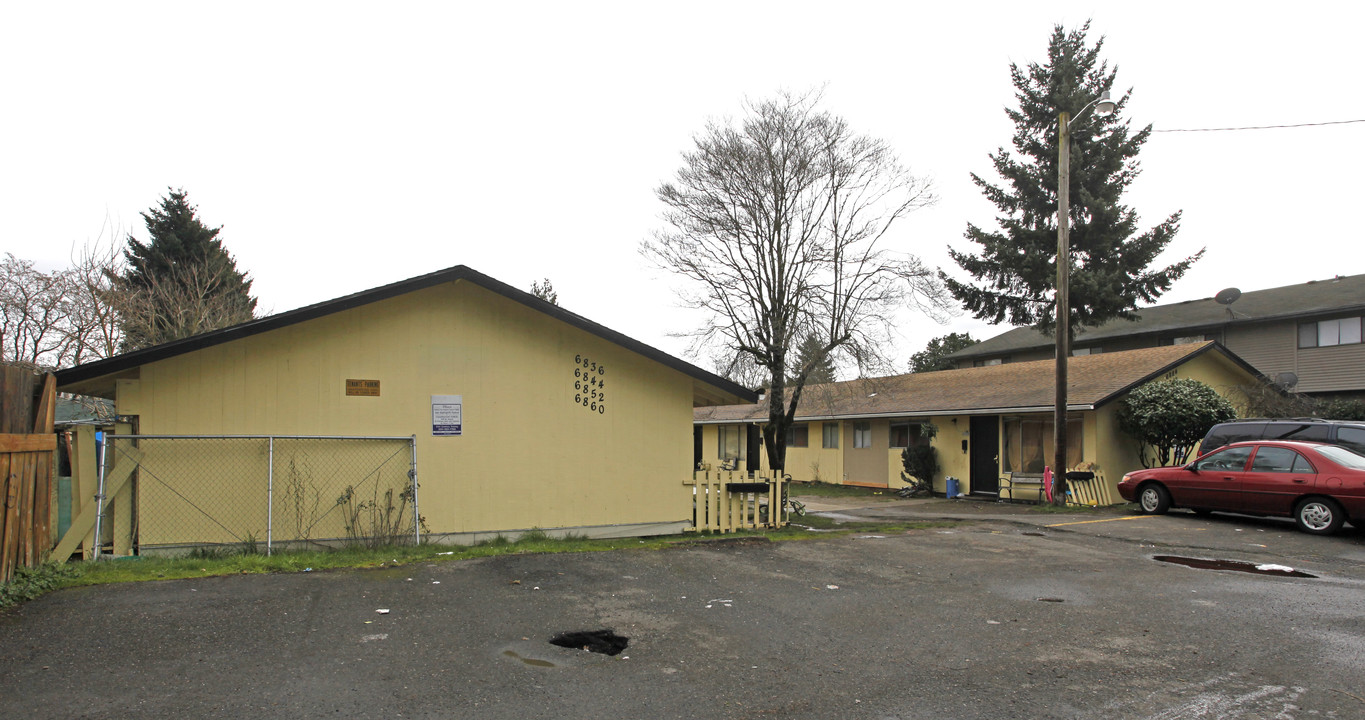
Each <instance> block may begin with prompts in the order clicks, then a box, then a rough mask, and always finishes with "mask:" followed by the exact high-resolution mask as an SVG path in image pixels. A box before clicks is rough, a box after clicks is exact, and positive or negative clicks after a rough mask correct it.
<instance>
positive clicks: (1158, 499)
mask: <svg viewBox="0 0 1365 720" xmlns="http://www.w3.org/2000/svg"><path fill="white" fill-rule="evenodd" d="M1138 507H1140V508H1142V512H1144V513H1147V514H1148V515H1165V514H1166V511H1167V510H1170V509H1171V494H1170V493H1168V492H1166V488H1164V487H1161V486H1160V485H1157V484H1156V483H1148V484H1146V485H1143V486H1142V487H1141V488H1139V489H1138Z"/></svg>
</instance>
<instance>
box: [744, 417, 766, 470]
mask: <svg viewBox="0 0 1365 720" xmlns="http://www.w3.org/2000/svg"><path fill="white" fill-rule="evenodd" d="M748 441H749V446H748V447H747V448H745V449H746V450H748V451H749V456H748V459H747V461H746V463H745V465H744V469H745V470H748V471H749V472H751V473H752V472H758V466H759V462H758V461H759V455H760V453H761V452H762V448H763V435H762V433H760V432H759V430H758V426H757V425H750V426H749V437H748Z"/></svg>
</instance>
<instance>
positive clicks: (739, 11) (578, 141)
mask: <svg viewBox="0 0 1365 720" xmlns="http://www.w3.org/2000/svg"><path fill="white" fill-rule="evenodd" d="M0 8H2V9H0V252H11V253H14V254H15V255H17V256H20V257H24V258H28V259H31V260H35V261H37V262H38V263H39V264H40V265H41V266H43V267H46V268H49V269H51V268H55V267H60V266H64V265H65V264H67V262H68V258H69V257H70V254H71V250H72V247H73V246H79V245H81V244H84V243H86V242H90V241H93V240H95V239H97V238H98V237H99V236H100V233H101V230H102V228H104V227H105V225H106V222H107V221H108V222H112V223H114V224H115V225H117V226H119V227H122V228H123V229H124V230H125V231H132V232H133V234H134V235H135V236H137V237H140V238H144V239H145V235H146V231H145V228H144V227H143V226H142V221H141V218H140V217H139V212H141V211H144V210H146V209H147V208H149V207H151V206H153V205H155V204H156V203H157V202H158V201H159V199H160V198H161V197H162V196H163V195H164V194H165V192H166V189H167V187H175V188H184V189H185V190H186V191H188V192H189V195H190V200H191V202H193V203H194V204H195V205H197V206H198V207H199V213H200V217H201V219H202V220H203V221H204V222H205V223H207V224H209V225H212V226H218V225H221V226H222V227H223V231H222V234H221V236H220V237H221V238H222V240H223V241H224V243H225V244H226V246H227V248H228V249H229V250H230V251H231V252H232V253H233V255H234V256H235V257H236V259H237V263H238V266H239V267H240V268H242V269H245V270H247V271H248V272H249V273H250V274H251V276H252V277H253V278H254V279H255V284H254V286H253V290H254V292H255V293H256V295H257V296H258V297H259V299H260V307H261V308H262V309H264V310H266V311H268V312H281V311H284V310H289V309H292V308H295V307H299V306H302V305H306V304H310V303H314V302H319V301H323V300H328V299H331V298H334V297H339V296H341V295H345V294H349V293H352V292H357V291H360V290H365V289H368V288H372V287H376V286H379V285H383V284H387V283H390V282H394V281H397V280H402V279H405V278H408V277H412V276H416V275H421V274H424V273H427V272H431V271H434V270H438V269H441V268H445V267H449V266H452V265H457V264H464V265H469V266H470V267H473V268H474V269H476V270H479V271H481V272H483V273H486V274H488V275H491V276H493V277H495V278H498V279H500V280H503V281H505V282H507V283H509V284H511V285H514V286H516V287H519V288H522V289H529V287H530V285H531V283H532V282H533V281H535V280H538V279H540V278H545V277H548V278H550V279H551V281H552V282H553V283H554V286H555V289H556V290H557V291H558V292H559V297H560V304H561V305H563V306H564V307H566V308H567V309H570V310H573V311H575V312H577V313H580V314H582V315H584V316H586V317H588V318H590V319H593V320H595V321H597V322H600V323H602V324H604V325H606V326H608V327H611V328H613V329H615V330H618V331H621V332H623V333H625V334H627V335H630V336H632V337H635V338H637V339H639V340H641V341H644V342H646V343H649V344H652V345H655V346H657V347H659V348H661V349H663V350H665V351H668V352H671V353H673V354H676V355H680V356H683V355H685V350H686V346H687V343H686V341H685V340H684V339H681V338H678V337H673V336H671V335H670V333H676V332H679V331H685V330H687V329H690V328H692V327H695V326H696V325H697V324H698V323H699V321H700V320H699V318H697V317H696V316H694V315H693V314H691V311H684V310H681V309H679V308H678V307H677V301H676V294H675V281H674V280H673V278H672V277H670V276H669V275H667V274H664V273H662V272H660V271H657V270H655V269H653V268H651V267H650V266H649V265H648V263H647V262H646V261H645V260H644V259H643V258H641V256H640V255H639V253H638V251H637V249H638V246H639V243H640V241H641V240H642V239H644V238H646V237H647V236H648V235H649V234H650V232H651V231H652V230H655V229H657V228H659V227H661V221H660V220H659V213H660V210H661V205H660V203H659V202H658V201H657V199H656V198H655V197H654V189H655V188H656V187H657V186H658V185H659V184H660V182H662V181H664V180H667V179H670V178H671V177H672V176H673V174H674V172H675V171H676V170H677V169H678V167H679V165H680V162H681V161H680V153H681V152H682V151H683V150H685V149H686V148H688V146H689V144H690V142H691V138H692V136H693V135H694V134H695V133H697V132H698V131H700V130H701V129H702V128H703V126H704V124H705V122H706V121H707V120H708V119H709V118H722V117H725V116H737V115H738V114H739V113H740V109H741V103H742V101H743V100H744V98H746V97H750V98H763V97H767V96H771V95H772V94H773V93H774V92H775V91H776V90H778V89H781V88H787V89H793V90H805V89H809V88H813V87H820V86H823V87H824V88H825V93H824V97H825V102H824V108H825V109H828V110H830V111H832V112H834V113H837V114H839V115H842V116H844V117H845V118H846V119H848V120H849V122H850V123H851V125H852V126H853V127H854V129H856V130H859V131H861V132H865V133H868V134H871V135H876V136H879V137H882V138H884V139H886V140H887V141H889V142H890V143H891V145H892V146H893V147H894V148H895V149H896V150H897V152H898V153H899V155H900V157H901V159H902V160H903V161H904V162H905V163H906V164H908V165H909V166H910V167H911V168H913V169H914V170H915V171H916V172H917V173H919V174H922V175H927V176H929V177H930V178H932V180H933V182H934V185H935V187H936V191H937V194H938V195H939V196H940V198H941V199H940V201H939V203H938V204H937V205H936V206H934V207H932V208H929V209H925V210H921V211H919V212H917V213H915V214H913V215H911V216H909V217H908V218H906V219H905V220H903V221H902V222H901V223H900V224H899V225H898V226H897V227H896V228H895V229H894V230H893V232H892V233H891V235H890V237H889V238H888V240H887V242H888V247H890V248H892V249H894V250H897V251H902V252H909V253H913V254H916V255H918V256H920V257H921V258H923V259H924V261H925V262H927V263H929V264H930V265H933V266H945V267H947V266H949V265H950V264H951V261H950V260H949V258H948V256H947V253H946V248H947V247H948V246H949V245H952V246H954V247H957V248H962V249H969V250H970V249H974V248H975V246H974V245H972V244H971V243H968V242H967V241H965V240H963V238H962V235H963V231H964V230H965V228H966V225H967V223H968V222H969V221H971V222H975V223H977V224H981V225H985V226H991V225H993V222H994V220H993V219H994V217H995V211H994V207H993V206H991V205H990V204H988V203H987V202H986V201H985V200H984V199H983V198H982V196H981V194H980V192H979V191H978V189H977V188H976V187H975V186H974V185H973V184H972V182H971V180H970V177H969V173H972V172H976V173H979V174H983V175H986V176H990V177H993V176H992V175H991V166H990V162H989V159H988V157H987V155H988V153H990V152H992V151H993V150H995V149H996V148H997V147H999V146H1002V145H1007V144H1008V143H1009V141H1010V136H1011V131H1012V126H1011V124H1010V123H1009V121H1008V120H1007V119H1006V118H1005V115H1004V112H1003V111H1004V109H1005V108H1006V107H1007V106H1013V104H1014V96H1013V88H1012V86H1011V84H1010V81H1009V64H1010V62H1016V63H1019V64H1021V65H1023V64H1027V63H1029V62H1034V61H1042V60H1044V59H1045V57H1046V54H1045V52H1046V46H1047V39H1048V35H1049V33H1050V32H1051V30H1052V27H1053V25H1054V24H1056V23H1062V24H1064V25H1066V26H1067V27H1069V28H1070V27H1074V26H1077V25H1079V24H1080V23H1082V22H1084V21H1085V20H1086V19H1091V20H1092V31H1091V33H1092V34H1091V37H1092V38H1098V37H1099V36H1101V35H1103V36H1105V37H1106V42H1105V48H1104V57H1105V58H1106V59H1108V60H1109V61H1110V63H1111V64H1116V65H1117V66H1118V68H1119V75H1118V85H1119V87H1120V88H1125V89H1126V88H1132V90H1133V98H1132V101H1131V103H1130V104H1129V106H1128V109H1127V117H1128V118H1129V119H1131V120H1132V121H1133V123H1134V125H1135V126H1141V125H1145V124H1148V123H1151V124H1152V125H1153V126H1154V127H1155V129H1157V130H1162V129H1179V128H1210V127H1229V126H1255V125H1279V124H1298V123H1326V122H1336V121H1344V120H1359V119H1365V93H1362V92H1361V90H1362V88H1365V78H1363V77H1362V75H1363V74H1365V42H1362V40H1361V29H1362V27H1365V22H1363V21H1365V9H1363V8H1365V4H1361V3H1359V2H1299V3H1295V4H1292V5H1284V4H1282V3H1275V4H1271V3H1259V2H1240V3H1214V2H1208V3H1206V2H1189V1H1188V0H1185V1H1183V2H1160V1H1158V2H1145V3H1102V2H1052V1H1048V0H1035V1H1033V2H1017V1H1015V2H991V3H986V2H962V3H911V2H856V1H853V2H849V1H845V2H840V3H833V2H820V3H802V2H775V3H749V2H740V1H737V0H731V1H730V2H687V3H669V4H662V3H642V2H634V3H565V2H554V3H537V2H522V3H493V2H481V3H477V4H476V3H459V2H439V3H437V2H393V3H363V4H362V3H347V2H315V3H306V2H240V1H239V2H222V3H209V2H194V3H190V2H168V3H151V2H98V3H72V2H62V3H42V2H20V1H17V0H0ZM1140 158H1141V163H1142V167H1143V174H1142V176H1141V178H1140V179H1139V180H1138V182H1137V184H1136V185H1135V186H1134V188H1133V189H1132V190H1131V192H1130V193H1129V194H1128V195H1127V197H1126V200H1127V202H1128V204H1129V205H1131V206H1132V207H1134V208H1135V209H1136V210H1137V212H1138V213H1139V215H1140V216H1141V218H1142V220H1143V224H1142V227H1143V228H1146V227H1150V225H1152V224H1154V223H1155V222H1158V221H1159V220H1161V219H1162V218H1164V217H1165V216H1166V215H1168V214H1169V213H1171V212H1174V211H1176V210H1183V211H1184V213H1185V215H1184V223H1183V228H1182V230H1181V232H1180V233H1179V235H1178V236H1177V237H1176V239H1175V241H1174V243H1173V244H1172V247H1171V249H1170V251H1169V253H1168V257H1167V258H1166V260H1167V261H1170V260H1174V259H1176V258H1179V257H1184V256H1185V255H1188V254H1190V253H1192V252H1194V251H1196V250H1198V249H1199V248H1201V247H1207V248H1208V252H1207V255H1206V256H1205V258H1204V260H1203V261H1202V262H1200V263H1199V264H1198V265H1196V266H1195V268H1194V269H1193V270H1192V271H1191V272H1190V273H1189V274H1188V275H1187V276H1186V277H1185V279H1183V280H1181V281H1180V282H1179V283H1178V284H1177V285H1176V286H1175V287H1174V288H1173V289H1172V291H1171V292H1170V293H1169V294H1168V295H1167V296H1166V298H1165V300H1164V301H1178V300H1189V299H1196V298H1204V297H1209V296H1211V295H1213V294H1214V293H1215V292H1217V291H1218V290H1219V289H1221V288H1224V287H1229V286H1236V287H1239V288H1241V289H1242V290H1244V291H1245V290H1255V289H1262V288H1268V287H1277V286H1281V285H1288V284H1294V283H1302V282H1307V281H1309V280H1316V279H1323V278H1328V277H1331V276H1333V275H1336V274H1342V275H1350V274H1357V273H1360V272H1362V271H1365V249H1362V240H1363V239H1365V238H1362V232H1361V229H1360V228H1361V225H1360V221H1359V213H1360V208H1361V205H1362V197H1363V196H1365V187H1363V186H1362V180H1361V172H1360V168H1361V167H1362V166H1365V123H1355V124H1338V125H1330V126H1321V127H1307V128H1299V129H1282V130H1258V131H1244V132H1217V133H1158V134H1155V135H1153V137H1152V139H1151V140H1150V141H1149V142H1148V144H1147V146H1146V148H1145V149H1144V150H1143V152H1142V154H1141V156H1140ZM947 269H948V270H949V271H950V272H954V273H955V274H957V275H958V276H959V277H961V272H960V270H958V269H957V268H956V266H951V267H947ZM1006 329H1008V328H1005V327H990V326H986V325H984V324H982V323H980V322H977V321H975V320H972V319H971V318H970V317H968V316H963V317H959V318H958V319H956V320H955V321H953V322H951V323H949V324H948V325H938V324H935V323H933V322H932V321H930V320H929V319H927V318H925V317H923V316H918V315H907V316H906V317H905V318H904V323H903V325H902V326H901V327H900V328H899V333H900V338H899V347H898V348H897V349H896V352H895V353H894V354H895V356H896V357H897V358H899V359H898V360H897V363H898V365H899V366H900V367H904V363H905V359H906V358H908V356H909V355H910V353H912V352H915V351H917V350H920V349H923V347H924V345H925V343H926V342H927V341H928V340H929V339H930V338H933V337H936V336H939V335H943V334H946V333H948V332H951V331H970V332H971V333H972V334H973V335H975V336H977V337H978V338H985V337H990V336H992V335H995V334H998V333H999V332H1003V331H1004V330H1006ZM698 362H700V363H701V364H706V363H705V361H704V360H703V359H699V360H698Z"/></svg>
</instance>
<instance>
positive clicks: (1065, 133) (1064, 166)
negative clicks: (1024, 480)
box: [1052, 90, 1114, 497]
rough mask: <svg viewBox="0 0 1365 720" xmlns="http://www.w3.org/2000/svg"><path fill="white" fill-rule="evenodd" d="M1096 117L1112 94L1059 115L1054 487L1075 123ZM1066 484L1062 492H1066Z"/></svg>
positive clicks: (1062, 414)
mask: <svg viewBox="0 0 1365 720" xmlns="http://www.w3.org/2000/svg"><path fill="white" fill-rule="evenodd" d="M1091 105H1094V106H1095V114H1097V115H1110V114H1112V113H1113V112H1114V101H1113V100H1110V99H1109V91H1108V90H1105V91H1104V92H1102V93H1100V96H1099V97H1097V98H1095V99H1094V100H1091V101H1090V102H1088V103H1086V104H1085V107H1082V108H1081V109H1080V111H1079V112H1077V113H1076V118H1075V119H1074V120H1073V119H1071V118H1070V117H1069V115H1068V113H1066V112H1065V111H1063V112H1061V113H1059V114H1058V115H1057V154H1058V164H1057V185H1058V187H1057V318H1056V320H1057V328H1056V335H1057V378H1056V383H1057V401H1056V405H1055V406H1054V407H1053V409H1052V450H1053V453H1052V487H1053V488H1054V495H1053V497H1056V496H1057V495H1056V494H1055V489H1056V488H1057V487H1058V482H1059V479H1064V478H1065V477H1066V363H1067V358H1068V357H1069V356H1070V355H1071V298H1070V297H1069V290H1068V288H1069V285H1070V283H1071V242H1070V237H1069V236H1070V234H1071V123H1073V122H1075V121H1076V120H1079V119H1080V118H1081V116H1082V115H1084V114H1085V111H1086V110H1089V109H1090V106H1091ZM1065 487H1066V486H1065V483H1064V482H1063V483H1062V484H1061V488H1062V489H1065Z"/></svg>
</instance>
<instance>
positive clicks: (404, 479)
mask: <svg viewBox="0 0 1365 720" xmlns="http://www.w3.org/2000/svg"><path fill="white" fill-rule="evenodd" d="M106 441H107V443H108V444H107V447H106V450H105V465H104V466H102V467H101V469H100V473H101V478H106V477H111V476H114V475H118V476H120V477H121V476H123V474H124V473H126V472H127V471H128V470H129V468H128V464H129V463H131V464H133V465H134V466H135V467H134V468H132V472H131V475H129V476H128V483H129V485H130V486H131V492H132V493H133V502H132V507H133V508H134V510H133V512H134V517H133V519H132V522H131V524H130V530H129V532H131V534H132V538H131V543H132V546H133V548H134V550H135V552H138V553H139V554H144V553H149V552H157V551H176V550H188V549H192V548H197V547H205V546H236V547H243V548H247V549H252V550H264V551H265V552H267V553H269V552H271V551H272V550H273V549H275V548H280V547H293V548H298V547H310V546H327V547H338V546H347V545H364V546H378V545H384V544H390V543H402V542H414V543H415V542H420V541H421V529H422V528H421V525H422V521H421V515H420V514H419V513H418V511H417V449H416V438H415V437H311V436H287V437H286V436H242V435H234V436H205V435H196V436H183V435H106ZM120 466H122V472H119V473H113V472H111V468H119V467H120ZM103 494H104V489H103V481H102V483H101V491H100V495H101V496H102V495H103Z"/></svg>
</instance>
